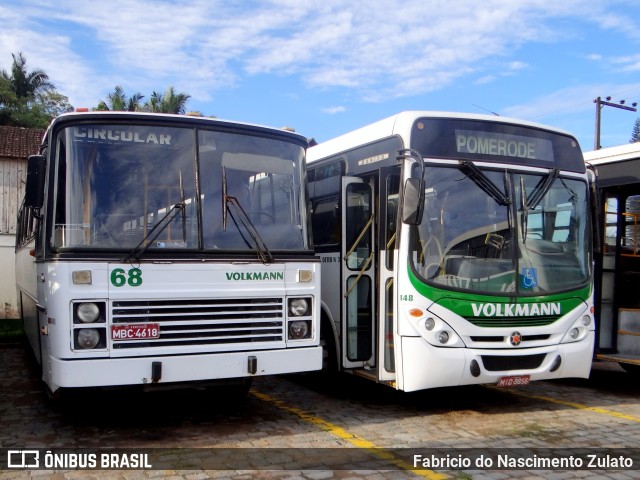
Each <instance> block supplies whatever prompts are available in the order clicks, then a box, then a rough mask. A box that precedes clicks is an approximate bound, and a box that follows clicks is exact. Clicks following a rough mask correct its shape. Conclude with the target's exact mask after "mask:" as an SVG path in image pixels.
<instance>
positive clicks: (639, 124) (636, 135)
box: [629, 118, 640, 143]
mask: <svg viewBox="0 0 640 480" xmlns="http://www.w3.org/2000/svg"><path fill="white" fill-rule="evenodd" d="M635 142H640V118H637V119H636V122H635V123H634V124H633V130H632V131H631V139H630V140H629V143H635Z"/></svg>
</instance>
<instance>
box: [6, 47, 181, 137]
mask: <svg viewBox="0 0 640 480" xmlns="http://www.w3.org/2000/svg"><path fill="white" fill-rule="evenodd" d="M11 56H12V58H13V62H12V64H11V68H10V69H9V70H8V71H7V70H4V69H3V70H0V125H14V126H20V127H29V128H46V127H47V126H48V125H49V123H50V122H51V120H52V119H53V118H55V117H57V116H58V115H60V114H62V113H65V112H68V111H72V110H73V107H72V106H71V104H70V103H69V99H68V98H67V97H66V96H64V95H62V94H61V93H59V92H58V91H57V90H56V88H55V87H54V85H53V83H51V81H50V80H49V76H48V75H47V74H46V72H44V71H43V70H41V69H34V70H29V69H28V68H27V59H26V57H25V56H24V54H23V53H22V52H19V53H17V54H11ZM143 98H144V95H142V94H141V93H139V92H136V93H134V94H133V95H131V96H128V95H127V94H126V93H125V91H124V88H123V87H122V85H116V87H115V88H114V90H113V92H111V93H109V94H108V95H107V99H106V100H102V101H100V103H98V105H97V106H96V107H95V108H94V110H110V111H129V112H136V111H143V112H156V113H175V114H185V113H186V111H187V109H186V107H187V101H188V100H189V99H190V98H191V95H188V94H186V93H182V92H176V90H175V88H174V87H173V86H169V87H168V88H167V89H166V90H165V91H164V93H159V92H156V91H154V92H153V93H152V94H151V97H150V98H149V100H148V101H147V102H146V103H142V100H143Z"/></svg>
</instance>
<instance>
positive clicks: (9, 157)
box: [0, 125, 44, 319]
mask: <svg viewBox="0 0 640 480" xmlns="http://www.w3.org/2000/svg"><path fill="white" fill-rule="evenodd" d="M43 135H44V130H39V129H35V128H21V127H11V126H6V125H0V269H1V270H2V272H3V273H4V275H2V277H0V319H9V318H17V317H18V309H17V299H16V287H15V278H14V277H15V274H14V273H13V272H15V253H14V244H15V233H16V219H17V212H18V209H19V207H20V204H21V202H22V197H23V196H24V180H25V177H26V174H27V158H28V157H29V155H34V154H37V153H38V150H39V148H40V142H41V141H42V136H43Z"/></svg>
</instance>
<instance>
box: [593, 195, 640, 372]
mask: <svg viewBox="0 0 640 480" xmlns="http://www.w3.org/2000/svg"><path fill="white" fill-rule="evenodd" d="M604 205H605V225H604V227H605V228H604V230H605V231H604V234H605V241H604V245H603V259H602V280H601V282H602V285H601V292H600V309H601V310H600V319H601V325H600V338H599V346H600V348H601V349H604V350H606V349H607V348H610V349H613V350H614V351H616V352H617V355H618V359H619V360H620V361H621V362H625V361H628V362H631V363H634V364H635V365H640V296H639V295H638V285H639V284H640V185H632V186H629V187H624V188H622V187H621V188H618V189H615V190H613V191H611V192H607V194H606V196H605V199H604ZM603 327H604V328H603ZM605 357H606V354H605ZM623 366H624V365H623ZM625 368H626V367H625Z"/></svg>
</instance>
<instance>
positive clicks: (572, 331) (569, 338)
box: [560, 315, 593, 343]
mask: <svg viewBox="0 0 640 480" xmlns="http://www.w3.org/2000/svg"><path fill="white" fill-rule="evenodd" d="M592 325H593V322H592V320H591V317H590V316H589V315H584V316H582V317H580V318H579V319H578V320H576V321H575V322H573V324H572V325H571V327H569V329H568V330H567V332H566V333H565V334H564V337H562V340H561V342H560V343H571V342H579V341H580V340H584V338H585V337H586V336H587V335H589V331H590V328H591V326H592Z"/></svg>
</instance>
